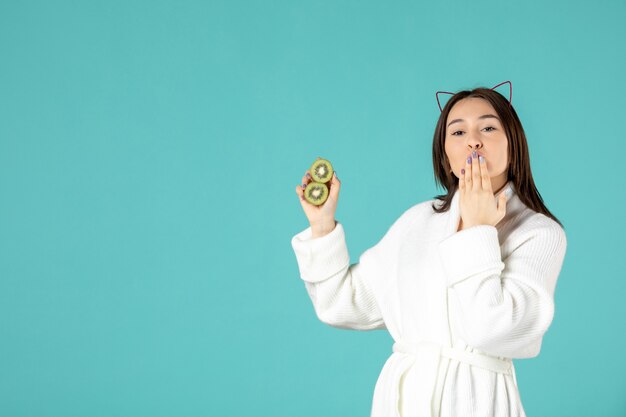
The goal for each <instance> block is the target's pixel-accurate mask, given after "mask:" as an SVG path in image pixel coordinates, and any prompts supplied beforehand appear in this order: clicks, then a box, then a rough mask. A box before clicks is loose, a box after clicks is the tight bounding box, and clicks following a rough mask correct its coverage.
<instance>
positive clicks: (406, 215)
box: [398, 200, 434, 224]
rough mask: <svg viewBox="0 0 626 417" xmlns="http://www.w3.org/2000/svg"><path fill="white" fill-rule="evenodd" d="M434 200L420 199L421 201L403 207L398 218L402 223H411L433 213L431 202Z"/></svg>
mask: <svg viewBox="0 0 626 417" xmlns="http://www.w3.org/2000/svg"><path fill="white" fill-rule="evenodd" d="M433 201H434V200H428V201H422V202H421V203H416V204H413V205H411V206H409V207H406V208H404V210H403V212H402V213H401V215H400V217H399V219H398V220H402V221H403V222H404V223H411V224H412V223H413V222H415V221H417V220H420V219H423V218H424V217H427V216H429V215H430V214H432V213H433V210H432V207H431V205H432V203H433Z"/></svg>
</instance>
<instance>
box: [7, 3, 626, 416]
mask: <svg viewBox="0 0 626 417" xmlns="http://www.w3.org/2000/svg"><path fill="white" fill-rule="evenodd" d="M625 18H626V4H625V3H624V1H613V2H594V3H590V2H572V1H554V2H539V1H532V2H529V1H524V2H511V1H507V2H502V1H442V2H430V3H424V2H405V1H403V2H380V1H363V0H359V1H315V2H313V1H311V2H297V1H280V2H279V1H274V2H268V1H245V2H242V1H215V0H213V1H207V2H199V1H198V2H190V1H173V0H170V1H119V0H118V1H107V2H79V1H54V2H52V1H20V2H10V1H7V0H2V1H1V2H0V415H2V416H16V417H17V416H38V417H44V416H65V417H70V416H85V415H89V416H94V417H95V416H151V417H155V416H171V415H181V416H207V415H232V416H243V415H246V416H248V415H271V416H293V415H298V416H302V417H306V416H320V415H324V416H346V415H350V416H366V415H369V411H370V405H371V400H372V395H373V389H374V385H375V382H376V379H377V377H378V373H379V372H380V370H381V368H382V365H383V364H384V362H385V360H386V359H387V357H388V356H389V355H390V354H391V343H392V340H391V338H390V336H389V334H388V333H387V332H384V331H374V332H359V331H346V330H340V329H335V328H332V327H330V326H327V325H325V324H323V323H321V322H320V321H319V320H318V319H317V317H316V316H315V313H314V311H313V308H312V304H311V302H310V299H309V298H308V295H307V293H306V290H305V288H304V285H303V282H302V281H301V280H300V277H299V273H298V267H297V263H296V258H295V255H294V253H293V251H292V248H291V245H290V240H291V237H292V236H293V235H294V234H296V233H298V232H299V231H301V230H303V229H304V228H306V227H307V226H308V222H307V220H306V217H305V215H304V213H303V211H302V209H301V206H300V202H299V200H298V197H297V196H296V194H295V187H296V185H297V184H298V183H299V181H300V180H301V177H302V175H303V174H304V172H305V170H306V169H307V168H308V167H309V166H310V164H311V163H312V162H313V161H314V160H315V158H316V157H317V156H322V157H325V158H328V159H330V160H331V161H332V162H333V164H334V166H335V168H336V169H337V173H338V176H339V178H340V179H341V180H342V192H341V196H340V197H341V198H340V204H339V207H338V211H337V219H338V220H340V221H341V222H342V223H343V224H344V227H345V230H346V236H347V237H346V238H347V242H348V246H349V249H350V253H351V257H352V261H353V262H356V260H357V259H358V256H359V254H360V253H361V252H362V251H364V250H365V249H367V248H368V247H370V246H372V245H374V244H375V243H376V242H377V241H378V240H379V239H380V238H381V237H382V235H383V234H384V233H385V231H386V230H387V229H388V227H389V226H390V225H391V224H392V223H393V221H394V220H395V219H396V218H397V217H398V216H399V215H400V214H401V213H402V212H403V211H404V210H405V209H406V208H408V207H410V206H411V205H413V204H416V203H418V202H421V201H424V200H427V199H431V198H433V197H434V195H435V194H439V193H441V192H443V189H440V188H437V187H436V186H435V183H434V177H433V166H432V159H431V158H432V157H431V147H432V136H433V132H434V128H435V123H436V120H437V117H438V115H439V109H438V107H437V102H436V100H435V91H437V90H446V91H458V90H460V89H465V88H473V87H477V86H486V87H492V86H494V85H496V84H498V83H500V82H502V81H505V80H511V81H512V84H513V100H512V102H513V105H514V106H515V108H516V110H517V112H518V114H519V116H520V118H521V120H522V123H523V125H524V128H525V131H526V134H527V137H528V143H529V148H530V155H531V162H532V172H533V175H534V178H535V182H536V184H537V187H538V189H539V191H540V193H541V195H542V197H543V198H544V201H545V203H546V205H547V206H548V208H549V209H550V210H551V211H552V212H553V213H554V214H555V215H556V216H557V217H558V218H559V219H560V220H561V221H562V222H563V223H564V225H565V228H566V233H567V236H568V251H567V255H566V259H565V262H564V265H563V269H562V272H561V275H560V278H559V282H558V285H557V290H556V313H555V318H554V321H553V324H552V326H551V328H550V329H549V331H548V333H547V334H546V336H545V338H544V343H543V347H542V351H541V354H540V356H538V357H537V358H534V359H531V360H517V361H515V365H516V369H517V377H518V383H519V388H520V394H521V397H522V402H523V404H524V406H525V409H526V412H527V414H528V415H529V416H553V417H556V416H570V417H572V416H589V415H597V416H619V415H624V414H625V413H626V400H625V399H624V396H623V393H624V391H625V389H626V377H625V376H624V375H626V374H625V372H624V371H625V370H626V366H625V365H626V359H625V358H624V355H623V347H624V343H625V342H626V337H625V335H624V332H623V331H616V327H615V326H622V325H623V323H622V322H623V318H624V317H625V316H626V314H625V313H626V311H625V310H626V307H625V303H624V301H623V299H624V291H625V290H626V284H625V278H626V277H625V273H624V271H625V270H626V265H625V256H624V232H625V231H626V228H625V220H624V216H623V208H624V203H625V197H624V192H623V191H622V188H623V182H624V181H623V176H624V174H623V173H624V168H623V166H622V165H620V162H619V161H622V160H624V146H623V145H624V143H626V136H625V135H626V132H625V131H624V129H622V126H621V125H622V124H621V123H620V120H623V119H624V110H625V108H624V96H625V94H626V82H625V81H624V74H625V72H626V71H625V70H626V68H625V64H626V49H625V48H624V46H623V40H624V39H626V26H625V25H624V21H625V20H626V19H625ZM498 91H500V92H502V93H503V94H505V95H506V94H507V93H508V85H504V86H501V87H500V88H499V89H498ZM619 213H622V214H621V215H620V214H619Z"/></svg>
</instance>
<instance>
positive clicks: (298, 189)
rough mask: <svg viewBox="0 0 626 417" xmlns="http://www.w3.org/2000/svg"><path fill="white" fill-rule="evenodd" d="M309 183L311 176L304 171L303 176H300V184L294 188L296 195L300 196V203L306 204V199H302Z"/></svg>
mask: <svg viewBox="0 0 626 417" xmlns="http://www.w3.org/2000/svg"><path fill="white" fill-rule="evenodd" d="M310 182H311V174H309V171H306V172H305V173H304V175H303V176H302V182H301V184H299V185H297V186H296V194H298V195H299V196H300V201H301V202H302V203H307V201H306V199H305V198H304V190H305V188H306V186H307V184H308V183H310Z"/></svg>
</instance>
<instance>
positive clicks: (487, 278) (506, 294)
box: [438, 221, 567, 358]
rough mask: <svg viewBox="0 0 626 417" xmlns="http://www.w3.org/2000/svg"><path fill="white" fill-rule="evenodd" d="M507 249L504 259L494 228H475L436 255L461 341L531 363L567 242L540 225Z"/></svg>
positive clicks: (549, 314) (551, 226) (553, 228)
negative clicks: (507, 253)
mask: <svg viewBox="0 0 626 417" xmlns="http://www.w3.org/2000/svg"><path fill="white" fill-rule="evenodd" d="M507 245H511V248H512V249H511V250H510V254H509V255H508V256H506V258H505V259H502V257H501V249H500V243H499V241H498V231H497V229H496V228H495V227H494V226H490V225H477V226H474V227H470V228H468V229H464V230H461V231H459V232H456V233H454V234H452V235H451V236H449V237H448V238H446V239H444V240H442V241H441V242H439V245H438V251H439V255H440V259H441V261H442V264H443V268H444V271H445V273H446V279H447V286H448V289H449V295H450V297H451V298H450V302H451V303H453V302H454V303H455V307H456V309H455V310H456V311H457V313H458V314H455V315H454V318H453V319H454V321H455V323H454V324H455V327H457V328H458V329H461V331H462V335H463V337H465V339H466V340H465V341H466V342H467V343H468V344H469V345H472V346H473V347H475V348H477V349H480V350H482V351H484V352H485V353H487V354H491V355H494V356H502V357H508V358H532V357H535V356H537V355H538V354H539V351H540V349H541V342H542V339H543V335H544V334H545V332H546V331H547V330H548V327H549V326H550V324H551V323H552V319H553V316H554V290H555V287H556V281H557V278H558V275H559V273H560V271H561V267H562V264H563V259H564V257H565V251H566V246H567V240H566V236H565V232H564V231H563V229H562V228H561V227H560V225H559V224H558V223H556V222H553V221H550V222H548V223H546V222H545V221H540V222H537V223H534V225H533V226H532V227H530V228H529V229H528V230H527V231H524V232H522V233H520V234H518V235H517V237H516V238H515V240H513V241H511V242H507ZM507 252H509V250H508V248H507Z"/></svg>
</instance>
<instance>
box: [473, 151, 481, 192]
mask: <svg viewBox="0 0 626 417" xmlns="http://www.w3.org/2000/svg"><path fill="white" fill-rule="evenodd" d="M482 186H483V184H482V182H481V180H480V166H479V163H478V154H477V153H476V151H473V152H472V190H474V191H478V190H479V189H480V188H481V187H482Z"/></svg>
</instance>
